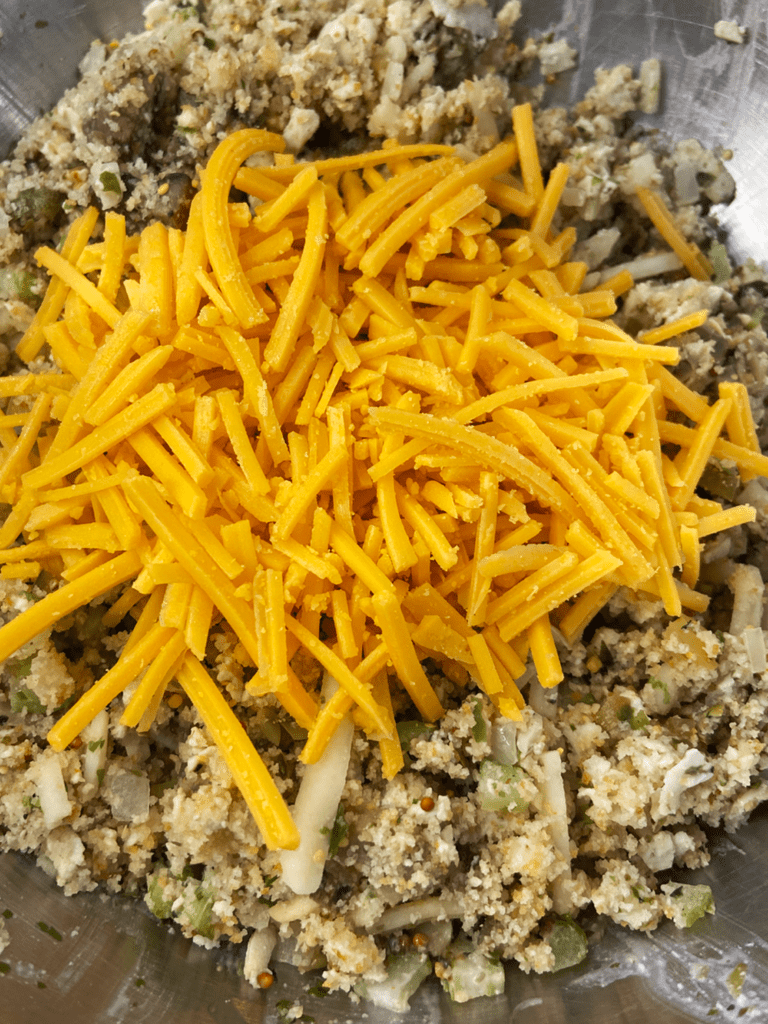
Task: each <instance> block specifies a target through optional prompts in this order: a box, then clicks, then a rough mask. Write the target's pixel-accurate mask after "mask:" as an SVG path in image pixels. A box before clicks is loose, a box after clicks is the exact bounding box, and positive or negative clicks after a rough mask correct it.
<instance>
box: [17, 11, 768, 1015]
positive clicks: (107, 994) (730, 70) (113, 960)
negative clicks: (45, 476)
mask: <svg viewBox="0 0 768 1024" xmlns="http://www.w3.org/2000/svg"><path fill="white" fill-rule="evenodd" d="M524 5H525V6H526V8H529V9H526V11H525V14H524V31H527V32H529V33H538V32H543V31H547V30H549V29H555V30H556V31H557V33H558V35H559V34H562V33H565V34H566V35H567V37H568V40H569V41H570V43H571V45H573V46H575V47H577V48H578V50H579V54H580V58H579V65H578V67H577V68H576V69H575V70H574V71H572V72H569V73H568V74H566V75H563V76H561V81H560V82H559V83H558V85H557V86H556V87H553V88H551V89H549V90H548V94H547V100H548V102H549V103H558V104H562V103H571V102H573V101H575V100H576V99H578V98H579V97H580V96H581V95H583V93H584V91H585V90H586V89H587V88H588V87H589V85H590V84H591V83H592V80H593V73H594V70H595V68H597V67H600V66H603V67H611V66H613V65H614V64H617V63H620V62H621V63H629V64H632V65H634V66H635V67H636V68H637V66H638V65H639V62H640V61H641V60H643V59H644V58H646V57H650V56H657V57H659V58H661V60H662V62H663V68H664V86H663V100H662V109H661V112H660V113H659V115H657V116H654V117H645V118H644V120H645V121H646V122H648V123H650V124H652V125H654V126H656V127H658V128H659V129H661V130H662V131H664V132H666V133H668V134H669V135H670V136H672V137H675V138H681V139H682V138H689V137H692V136H693V137H696V138H698V139H699V140H700V141H701V142H702V143H704V144H705V145H714V144H721V145H723V146H725V147H727V148H730V149H732V150H733V151H734V157H733V160H732V161H731V163H730V165H729V168H730V170H731V172H732V173H733V175H734V177H735V178H736V181H737V185H738V194H737V197H736V200H735V201H734V202H733V203H732V204H731V206H730V207H728V208H727V209H724V210H722V211H721V212H720V214H719V216H720V222H721V224H722V226H723V228H724V230H725V231H726V233H727V235H728V239H729V244H730V247H731V249H732V251H733V252H734V254H735V255H736V256H738V257H739V258H740V259H744V258H746V257H747V256H750V255H751V256H752V257H754V258H755V259H757V260H759V261H761V262H768V176H767V175H766V170H765V168H766V166H767V165H768V131H767V130H766V125H768V36H767V32H768V27H767V24H766V22H767V19H768V4H766V0H722V2H720V0H524ZM719 19H730V20H736V21H738V22H739V23H740V24H742V25H745V26H746V27H747V29H748V36H747V40H746V42H745V44H744V45H741V46H735V45H732V44H729V43H726V42H724V41H722V40H718V39H716V38H715V36H714V34H713V25H714V23H715V22H716V21H718V20H719ZM140 27H141V4H140V0H110V2H109V3H105V2H103V0H89V2H85V0H0V29H2V33H3V34H2V38H0V154H4V153H5V152H6V151H7V149H8V147H9V146H10V144H11V142H12V141H13V139H14V138H15V137H16V136H17V135H18V133H19V132H20V131H21V130H22V128H23V127H24V125H25V124H27V123H28V122H29V121H30V120H31V119H32V117H34V116H35V115H37V114H38V113H40V112H41V111H43V110H45V109H47V108H48V107H49V106H51V104H52V103H53V102H54V101H55V100H56V99H57V98H58V96H59V95H60V94H61V93H62V92H63V90H64V89H65V88H66V87H68V86H70V85H72V84H73V83H74V82H75V80H76V68H77V63H78V61H79V60H80V59H81V57H82V55H83V54H84V52H85V51H86V49H87V48H88V45H89V42H90V40H91V39H92V38H94V37H95V36H98V37H100V38H102V39H111V38H114V37H117V36H120V35H122V34H124V32H125V31H126V30H129V29H130V30H137V29H140ZM712 851H713V856H712V863H711V865H710V867H709V868H707V869H706V870H704V871H698V872H695V873H687V874H685V875H684V874H682V873H681V875H680V877H681V878H683V877H685V880H686V881H697V882H707V883H709V884H710V885H712V887H713V889H714V891H715V896H716V901H717V913H716V915H715V916H714V917H708V918H707V919H706V920H703V921H700V922H698V923H697V924H696V925H695V926H694V927H693V928H691V929H689V930H688V931H682V932H681V931H678V930H676V929H675V928H674V927H673V926H672V925H668V926H667V925H663V926H662V927H661V928H659V929H658V931H656V932H654V933H653V934H651V935H639V934H635V933H627V932H623V931H622V930H621V929H619V928H613V927H610V928H608V929H607V930H606V934H605V937H604V938H603V940H602V942H600V943H599V944H597V945H596V946H595V947H593V948H592V949H591V951H590V955H589V957H588V959H587V960H586V962H585V963H583V964H581V965H580V966H579V967H576V968H572V969H570V970H568V971H564V972H562V973H560V974H557V975H553V976H544V977H541V976H526V975H524V974H522V973H521V972H520V971H518V970H510V971H509V974H508V979H507V991H506V994H505V995H503V996H498V997H496V998H495V999H480V1000H476V1001H475V1002H473V1003H469V1004H465V1005H463V1006H457V1005H454V1004H451V1003H450V1002H449V1001H448V1000H447V998H446V997H444V996H443V995H442V994H441V993H440V992H439V990H438V989H437V987H433V986H425V987H424V988H423V989H422V990H421V991H420V992H419V993H418V995H417V997H416V998H415V999H414V1000H413V1001H412V1009H411V1012H410V1013H409V1014H408V1016H407V1018H406V1019H407V1020H408V1021H409V1024H447V1022H449V1021H459V1020H461V1021H462V1022H463V1024H473V1022H478V1024H480V1022H482V1024H512V1022H514V1024H544V1022H546V1024H566V1022H568V1024H582V1022H583V1024H586V1022H587V1021H589V1022H590V1024H647V1021H648V1020H649V1019H651V1018H653V1019H654V1021H655V1022H656V1024H683V1022H690V1021H702V1022H704V1021H706V1022H710V1021H718V1022H728V1021H736V1020H739V1021H741V1020H745V1021H750V1022H755V1024H757V1022H764V1021H768V881H767V880H768V810H766V809H764V810H762V811H758V812H757V813H756V814H755V816H754V817H753V820H752V821H751V822H750V823H749V824H748V825H747V826H746V827H745V828H744V829H742V830H741V831H740V832H739V833H737V834H736V835H733V836H726V835H725V834H714V835H713V837H712ZM4 910H6V911H10V912H11V913H12V915H13V916H12V917H9V918H8V919H7V920H6V921H5V924H6V925H7V928H8V931H9V933H10V936H11V942H10V945H9V946H8V948H7V949H6V950H5V951H4V952H3V953H1V954H0V957H2V960H3V962H5V963H7V964H8V965H9V967H10V969H9V970H8V971H7V973H4V974H0V1022H2V1024H32V1022H35V1024H54V1022H55V1024H61V1021H62V1020H64V1021H65V1022H66V1024H107V1022H111V1024H114V1022H117V1024H122V1022H129V1021H130V1024H267V1022H276V1021H278V1020H280V1019H281V1014H280V1002H281V1001H282V1000H288V1001H289V1002H290V1003H293V1002H294V1000H297V999H298V1000H299V1001H300V1002H301V1003H302V1005H303V1010H304V1013H305V1014H307V1015H308V1016H310V1017H312V1018H314V1020H315V1022H316V1024H331V1022H332V1021H339V1022H342V1021H348V1022H350V1024H357V1022H361V1021H367V1022H369V1024H394V1022H395V1021H402V1020H403V1018H402V1017H396V1016H393V1015H391V1014H389V1013H387V1012H384V1011H381V1010H377V1009H376V1008H375V1007H371V1006H367V1005H362V1004H361V1005H358V1006H355V1005H353V1004H351V1003H350V1002H349V1000H348V999H347V998H346V997H344V996H341V995H332V996H328V997H327V998H325V999H318V998H317V997H315V996H313V995H309V994H308V993H307V989H308V988H309V987H310V986H311V985H312V984H313V981H312V980H308V979H307V977H302V976H300V975H299V974H297V973H296V972H295V971H293V970H291V969H290V968H288V967H278V970H277V983H276V984H275V985H273V987H272V988H271V989H270V990H269V992H267V993H262V992H256V991H254V990H253V989H252V988H250V987H249V986H248V985H247V984H246V983H245V982H244V981H243V980H242V977H241V976H240V974H239V973H238V965H239V963H240V957H241V956H242V951H237V950H229V951H225V952H214V953H210V952H207V951H205V950H203V949H200V948H199V947H197V946H194V945H192V944H191V943H189V942H187V941H186V940H184V939H183V938H181V937H180V936H179V934H178V933H176V932H174V931H173V930H171V929H169V928H168V927H167V926H166V925H164V924H161V923H160V922H159V921H157V920H155V919H154V918H153V917H151V916H150V914H149V913H148V912H147V911H146V910H145V909H144V907H143V904H136V903H133V902H132V901H130V900H128V899H107V898H105V897H100V896H99V895H96V894H88V895H81V896H76V897H70V898H68V897H65V896H64V895H63V894H62V893H61V892H60V891H59V890H57V889H56V887H55V885H54V883H53V882H52V881H51V880H50V879H48V878H47V877H46V876H45V875H44V874H43V873H42V871H41V870H40V869H38V868H37V867H35V865H34V863H33V862H32V861H31V860H30V859H27V858H24V857H20V856H16V855H5V856H3V857H1V858H0V912H2V911H4ZM40 922H42V923H44V924H45V925H47V926H49V927H48V929H47V930H42V929H41V928H40V927H39V923H40ZM51 929H53V930H54V931H55V933H56V935H57V936H60V938H56V937H55V936H54V934H53V932H52V931H51ZM739 965H743V966H742V967H740V966H739ZM734 972H735V973H734ZM742 978H743V984H740V983H739V979H742ZM283 1019H284V1018H283Z"/></svg>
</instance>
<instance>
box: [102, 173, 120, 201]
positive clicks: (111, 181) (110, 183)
mask: <svg viewBox="0 0 768 1024" xmlns="http://www.w3.org/2000/svg"><path fill="white" fill-rule="evenodd" d="M99 181H100V182H101V187H102V188H103V189H104V191H105V192H116V193H117V195H119V196H121V195H122V194H123V190H122V189H121V188H120V179H119V178H118V176H117V175H116V174H115V173H114V172H113V171H102V172H101V174H100V175H99Z"/></svg>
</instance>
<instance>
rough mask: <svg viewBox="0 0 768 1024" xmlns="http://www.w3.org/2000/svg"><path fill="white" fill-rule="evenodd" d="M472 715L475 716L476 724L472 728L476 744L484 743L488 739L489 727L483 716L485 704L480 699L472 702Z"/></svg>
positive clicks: (477, 698) (476, 698)
mask: <svg viewBox="0 0 768 1024" xmlns="http://www.w3.org/2000/svg"><path fill="white" fill-rule="evenodd" d="M472 714H473V715H474V716H475V724H474V725H473V726H472V735H473V737H474V739H475V743H484V742H485V740H486V739H487V738H488V727H487V726H486V724H485V717H484V716H483V702H482V701H481V700H480V698H479V697H475V698H474V700H473V702H472Z"/></svg>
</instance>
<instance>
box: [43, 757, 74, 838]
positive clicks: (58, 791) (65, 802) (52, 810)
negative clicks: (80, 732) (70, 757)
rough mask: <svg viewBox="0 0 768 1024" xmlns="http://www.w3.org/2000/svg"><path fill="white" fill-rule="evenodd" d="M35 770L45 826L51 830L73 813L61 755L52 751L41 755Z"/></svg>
mask: <svg viewBox="0 0 768 1024" xmlns="http://www.w3.org/2000/svg"><path fill="white" fill-rule="evenodd" d="M33 771H34V779H35V782H36V784H37V795H38V797H39V799H40V809H41V810H42V812H43V819H44V820H45V827H46V828H47V829H48V831H49V832H50V831H52V830H53V829H54V828H56V827H57V826H58V825H60V824H61V823H62V821H64V819H65V818H67V817H69V815H70V814H71V813H72V804H71V803H70V802H69V797H68V796H67V787H66V785H65V783H64V776H63V774H62V771H61V755H60V754H57V753H55V752H50V753H49V754H47V755H44V756H42V757H40V758H39V759H38V761H37V762H36V763H35V765H34V768H33Z"/></svg>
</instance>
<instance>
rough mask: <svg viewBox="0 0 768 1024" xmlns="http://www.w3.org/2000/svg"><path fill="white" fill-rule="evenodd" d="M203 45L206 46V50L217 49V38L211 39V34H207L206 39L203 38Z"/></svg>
mask: <svg viewBox="0 0 768 1024" xmlns="http://www.w3.org/2000/svg"><path fill="white" fill-rule="evenodd" d="M203 46H204V47H205V48H206V50H215V49H216V40H215V39H211V38H210V36H206V37H205V39H204V40H203Z"/></svg>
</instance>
